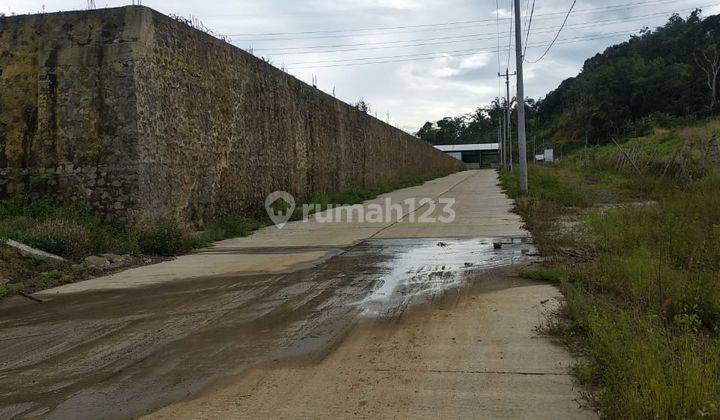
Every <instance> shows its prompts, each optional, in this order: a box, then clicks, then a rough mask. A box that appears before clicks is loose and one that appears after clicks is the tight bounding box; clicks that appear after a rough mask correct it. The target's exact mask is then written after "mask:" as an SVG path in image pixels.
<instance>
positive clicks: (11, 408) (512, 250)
mask: <svg viewBox="0 0 720 420" xmlns="http://www.w3.org/2000/svg"><path fill="white" fill-rule="evenodd" d="M526 242H527V240H526V239H521V238H504V239H502V238H500V239H493V238H476V239H432V240H430V239H389V240H380V239H374V240H368V241H365V242H363V243H361V244H359V245H356V246H354V247H352V248H350V249H348V250H347V251H346V252H344V253H342V254H340V255H336V256H335V257H333V258H330V259H329V260H327V261H325V262H323V263H322V264H320V265H318V266H317V267H313V268H307V269H302V270H298V271H296V272H292V273H289V274H282V275H252V276H245V277H237V276H235V277H231V278H206V279H194V280H188V281H178V282H173V283H168V284H163V285H155V286H151V287H146V288H141V289H128V290H117V291H102V292H92V293H79V294H68V295H59V296H57V297H54V298H53V299H51V300H48V301H46V302H45V303H42V304H35V303H32V302H29V301H25V300H21V299H14V300H10V301H6V302H3V303H1V304H0V418H9V417H14V416H19V417H47V418H78V417H88V418H95V417H107V416H108V413H113V416H116V417H135V416H137V415H139V414H142V413H145V412H148V410H152V409H154V408H159V407H161V406H163V405H166V404H168V403H170V402H173V401H176V400H178V399H181V398H184V397H186V396H190V395H193V394H195V393H197V392H199V391H200V390H201V389H202V388H203V387H204V386H207V385H208V384H209V383H211V382H212V381H213V380H216V379H220V378H223V377H227V376H230V375H237V374H240V373H242V372H244V371H245V370H247V369H249V368H251V367H253V366H257V365H259V364H263V363H267V362H271V361H274V360H284V359H288V358H295V359H297V358H300V359H302V360H306V359H309V358H310V359H311V358H319V357H323V355H324V354H326V353H327V351H329V349H331V348H334V345H336V344H337V343H339V342H340V341H341V340H342V339H343V338H344V336H345V335H346V334H347V333H348V331H350V329H351V328H352V326H353V325H354V324H355V323H356V322H357V320H358V319H360V318H363V317H379V318H393V317H397V316H400V315H402V313H403V312H404V311H406V310H407V309H408V308H409V307H411V306H412V305H414V304H416V303H421V302H424V301H427V300H428V299H433V298H435V297H436V296H438V295H442V294H443V293H448V292H450V293H452V291H453V290H454V289H456V290H457V291H458V293H459V292H460V289H461V288H462V287H463V282H465V281H466V280H467V279H468V278H472V276H466V275H465V274H467V273H468V271H470V270H482V269H488V268H493V267H499V266H505V265H510V264H513V263H519V262H522V261H525V260H529V259H530V258H532V257H530V256H529V255H526V254H528V253H529V254H532V253H534V248H533V246H532V245H531V244H529V243H526ZM493 243H502V246H501V247H500V248H499V249H495V247H494V246H493ZM524 250H525V251H526V252H525V253H524V252H523V251H524ZM118 407H122V411H118V410H120V409H119V408H118Z"/></svg>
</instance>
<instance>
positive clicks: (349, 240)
mask: <svg viewBox="0 0 720 420" xmlns="http://www.w3.org/2000/svg"><path fill="white" fill-rule="evenodd" d="M496 183H497V180H496V176H495V174H494V172H491V171H469V172H464V173H459V174H454V175H451V176H449V177H446V178H442V179H438V180H435V181H432V182H430V183H427V184H425V185H423V186H420V187H414V188H408V189H404V190H399V191H395V192H393V193H390V194H388V195H386V196H381V197H378V198H377V199H375V200H372V201H371V202H368V203H366V205H369V204H372V203H379V204H384V203H386V202H385V199H386V198H388V197H390V198H392V199H393V200H394V201H397V202H402V201H403V200H406V199H409V198H414V199H418V198H430V199H432V200H439V199H441V198H455V199H456V203H455V206H454V210H455V211H456V214H457V217H456V219H455V220H454V221H453V222H452V223H446V224H437V223H435V224H428V223H420V222H410V221H409V218H407V219H408V220H405V221H403V222H400V223H396V222H393V221H386V222H375V223H366V222H363V223H359V222H358V223H346V222H345V221H338V222H334V223H321V222H320V221H319V220H311V221H310V222H306V223H303V222H296V223H290V224H288V225H287V226H286V227H285V228H284V229H282V230H278V229H276V228H274V227H273V228H267V229H263V230H261V231H259V232H258V233H256V234H254V235H252V236H251V237H248V238H240V239H233V240H229V241H223V242H221V243H219V244H217V245H216V246H215V247H213V248H211V249H208V250H204V251H202V252H199V253H196V254H193V255H189V256H184V257H181V258H178V259H177V260H174V261H169V262H166V263H162V264H157V265H155V266H148V267H141V268H137V269H133V270H128V271H126V272H123V273H118V274H115V275H113V276H109V277H104V278H98V279H93V280H89V281H85V282H81V283H77V284H73V285H67V286H63V287H60V288H57V289H54V290H49V291H46V292H43V293H40V294H38V297H39V298H40V299H42V300H43V301H44V302H43V303H36V302H32V301H29V300H27V299H22V298H15V299H11V300H8V301H5V302H3V303H2V304H0V355H1V356H2V357H0V418H11V417H46V418H128V417H137V416H140V415H143V414H147V415H150V416H155V417H164V418H177V417H185V418H211V417H212V418H217V417H243V418H263V417H264V418H269V417H286V418H298V417H299V418H306V417H350V416H358V415H360V416H373V417H377V416H380V417H393V416H399V417H410V416H413V417H437V416H460V417H517V416H522V417H541V418H548V417H555V418H587V417H591V413H590V412H588V411H586V410H582V409H579V408H578V407H579V405H578V403H577V402H576V400H577V394H576V392H575V391H574V389H573V386H572V381H571V379H570V377H569V376H568V375H567V367H568V365H569V364H570V362H571V359H570V357H569V355H568V354H567V353H565V352H564V351H563V350H562V349H561V348H559V347H557V346H555V345H553V344H552V343H551V342H550V341H549V340H548V339H547V338H544V337H542V336H540V335H538V334H537V333H536V332H535V327H536V326H537V325H538V324H539V323H540V322H541V321H542V316H543V315H542V313H543V311H544V310H547V308H550V307H552V305H554V304H556V302H557V301H556V299H557V298H558V293H557V291H556V290H555V289H554V288H553V287H551V286H548V285H544V284H535V283H530V282H527V281H524V280H520V279H518V278H516V277H515V276H514V275H513V272H514V270H515V267H516V266H517V265H519V264H524V263H527V262H528V261H530V260H531V259H532V257H531V256H530V255H532V254H533V249H532V245H531V243H529V242H530V241H529V238H528V236H527V234H526V232H524V231H523V230H522V229H521V224H520V220H519V219H518V217H517V216H515V215H513V214H511V213H510V212H509V208H510V202H509V200H507V198H506V197H505V196H504V195H503V194H502V193H501V192H500V190H499V189H498V188H497V186H496ZM417 210H421V209H417ZM438 211H440V210H439V209H438ZM405 216H407V214H406V215H405ZM494 243H503V245H502V246H501V247H500V248H499V249H496V246H494V245H493V244H494ZM158 410H159V411H158Z"/></svg>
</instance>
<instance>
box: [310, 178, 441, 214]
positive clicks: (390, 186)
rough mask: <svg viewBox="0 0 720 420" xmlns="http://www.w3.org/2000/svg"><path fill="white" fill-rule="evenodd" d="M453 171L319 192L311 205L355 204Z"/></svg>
mask: <svg viewBox="0 0 720 420" xmlns="http://www.w3.org/2000/svg"><path fill="white" fill-rule="evenodd" d="M450 173H451V172H435V173H431V174H429V175H427V176H422V177H405V178H401V179H398V180H395V181H383V182H380V183H377V184H374V185H371V186H368V187H353V188H346V189H344V190H341V191H338V192H334V193H323V194H317V195H315V196H314V197H312V198H311V199H310V204H311V205H316V206H319V208H320V209H323V210H324V209H327V208H328V207H329V206H331V205H332V206H339V205H353V204H359V203H362V202H363V201H367V200H372V199H373V198H375V197H377V196H379V195H381V194H385V193H388V192H391V191H395V190H399V189H402V188H409V187H415V186H418V185H422V184H424V183H425V182H427V181H429V180H432V179H435V178H440V177H443V176H447V175H449V174H450Z"/></svg>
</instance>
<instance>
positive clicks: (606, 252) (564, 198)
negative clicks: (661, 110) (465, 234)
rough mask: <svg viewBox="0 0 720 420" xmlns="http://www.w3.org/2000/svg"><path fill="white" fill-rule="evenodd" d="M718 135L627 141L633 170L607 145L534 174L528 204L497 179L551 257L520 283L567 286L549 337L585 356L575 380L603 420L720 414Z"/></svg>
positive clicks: (677, 132)
mask: <svg viewBox="0 0 720 420" xmlns="http://www.w3.org/2000/svg"><path fill="white" fill-rule="evenodd" d="M718 128H719V124H718V121H716V120H713V121H710V122H705V123H701V124H697V125H694V126H691V127H686V128H678V129H673V130H667V129H662V130H655V131H654V132H653V133H652V134H649V135H647V136H644V137H641V138H634V139H630V140H628V141H626V142H624V143H622V144H621V145H620V147H622V149H623V150H624V151H625V153H627V154H628V155H629V156H631V157H632V159H633V162H635V165H632V164H630V162H629V161H628V159H627V158H626V156H625V153H622V152H621V151H620V149H619V148H618V147H617V146H615V145H613V144H611V145H606V146H598V147H590V148H588V149H580V150H577V151H576V152H574V153H573V154H571V155H569V156H566V157H565V159H564V160H563V161H562V162H561V163H559V164H557V165H554V166H531V168H530V194H529V196H528V197H519V196H518V191H517V188H516V185H517V175H516V174H515V173H509V172H503V173H501V179H502V183H503V185H504V186H505V188H506V189H507V191H508V193H509V194H510V195H511V196H513V197H514V198H515V200H516V203H517V207H516V210H517V212H518V213H519V214H521V215H522V216H523V218H524V220H525V221H526V224H527V227H528V228H529V229H530V230H531V231H532V233H533V235H534V236H535V238H536V241H537V243H538V247H539V248H540V251H541V253H542V254H543V255H544V257H545V263H544V264H543V266H540V267H536V268H532V269H528V270H526V271H525V272H524V273H523V275H524V276H526V277H529V278H533V279H538V280H546V281H554V282H557V283H558V284H560V286H561V289H562V291H563V293H564V295H565V297H566V301H565V304H564V307H563V308H562V311H561V314H560V317H558V318H557V319H556V320H555V321H553V322H552V324H551V325H550V327H549V330H550V332H551V333H553V334H555V335H557V336H558V337H559V338H560V339H561V340H562V341H563V342H564V343H565V344H567V345H568V346H570V348H571V349H573V350H575V351H577V352H579V353H581V354H582V355H583V356H584V357H583V358H581V360H583V361H582V362H580V363H578V365H577V366H576V367H575V369H574V373H575V374H576V376H577V378H578V379H579V380H580V381H581V382H582V383H583V384H585V385H586V386H587V387H588V389H589V390H590V391H591V392H590V399H591V400H592V401H593V402H594V403H596V404H597V406H598V408H599V409H600V410H601V412H602V413H603V415H604V416H607V417H611V418H701V417H710V418H717V417H719V416H720V405H719V404H720V168H718V166H717V163H716V162H714V161H713V159H711V158H709V157H708V156H709V155H710V154H708V153H707V152H708V150H711V148H710V147H709V143H710V142H709V140H710V138H711V135H712V134H717V133H718ZM700 139H704V141H700ZM630 150H635V152H633V153H632V154H631V153H630V152H629V151H630ZM635 166H637V167H638V168H635ZM638 169H639V170H638Z"/></svg>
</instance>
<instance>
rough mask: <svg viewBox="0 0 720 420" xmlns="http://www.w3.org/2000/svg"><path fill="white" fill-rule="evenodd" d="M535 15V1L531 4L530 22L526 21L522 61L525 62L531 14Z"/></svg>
mask: <svg viewBox="0 0 720 420" xmlns="http://www.w3.org/2000/svg"><path fill="white" fill-rule="evenodd" d="M534 13H535V0H533V2H532V9H531V10H530V20H529V21H528V26H527V32H525V48H523V53H522V56H523V61H525V53H526V52H527V44H528V40H529V39H530V28H531V27H532V20H533V14H534Z"/></svg>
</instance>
